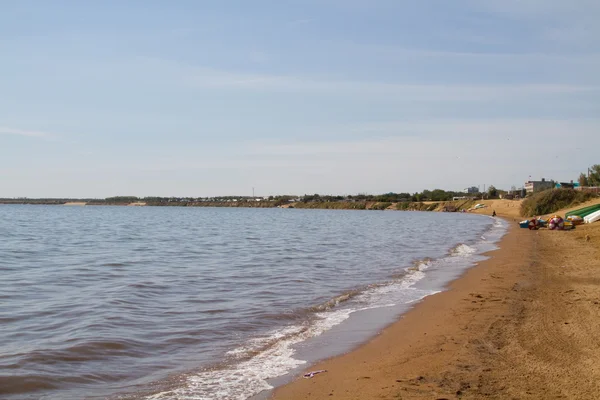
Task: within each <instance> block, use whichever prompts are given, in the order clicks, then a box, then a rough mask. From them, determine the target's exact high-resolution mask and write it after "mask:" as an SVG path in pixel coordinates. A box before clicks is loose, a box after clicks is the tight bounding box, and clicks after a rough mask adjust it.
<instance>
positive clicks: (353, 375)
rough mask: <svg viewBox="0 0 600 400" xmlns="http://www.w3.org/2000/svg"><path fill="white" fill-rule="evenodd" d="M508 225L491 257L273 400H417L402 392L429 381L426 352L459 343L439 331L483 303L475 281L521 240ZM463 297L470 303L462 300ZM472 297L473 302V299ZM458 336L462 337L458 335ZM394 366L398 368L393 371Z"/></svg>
mask: <svg viewBox="0 0 600 400" xmlns="http://www.w3.org/2000/svg"><path fill="white" fill-rule="evenodd" d="M504 220H505V221H506V222H507V224H508V228H507V232H506V233H505V235H504V236H503V237H502V238H501V239H500V241H499V242H498V243H496V245H497V246H498V247H499V248H498V249H496V250H492V251H490V252H486V253H484V254H482V255H484V256H487V257H490V258H488V259H487V260H484V261H481V262H479V263H477V264H476V265H475V266H473V267H472V268H469V269H467V270H466V271H464V272H463V273H462V274H461V275H460V276H459V277H458V278H456V279H454V280H452V281H451V282H449V283H448V285H447V288H446V290H444V291H442V292H439V293H436V294H433V295H430V296H427V297H425V298H424V299H422V300H421V301H419V302H418V303H417V304H415V305H414V306H413V307H412V308H411V309H409V310H408V311H407V312H406V313H404V314H402V315H401V316H400V317H399V319H398V320H397V321H395V322H393V323H392V324H390V325H389V326H387V327H386V328H384V329H383V330H382V331H381V332H380V333H378V334H377V335H376V336H375V337H373V338H371V339H370V340H369V341H367V342H366V343H363V344H361V345H359V346H358V347H357V348H355V349H353V350H351V351H350V352H347V353H345V354H341V355H339V356H334V357H332V358H328V359H325V360H322V361H319V362H317V363H315V364H313V365H311V366H309V367H308V368H307V369H305V370H304V371H303V372H302V374H304V373H307V372H310V371H314V370H327V372H326V373H322V374H319V375H317V376H315V377H313V378H311V379H302V377H301V375H302V374H300V376H299V377H296V378H295V379H294V380H293V381H291V382H290V383H288V384H286V385H283V386H280V387H276V388H275V389H274V390H273V393H272V394H271V396H270V399H290V400H295V399H321V398H325V397H329V396H334V398H343V399H346V398H348V399H359V398H363V399H366V398H404V397H394V396H396V395H397V394H400V395H402V396H409V397H407V398H413V397H410V393H408V392H407V391H405V390H403V387H404V385H403V383H408V384H409V385H410V386H417V387H418V386H421V385H422V384H423V383H424V382H425V380H427V378H426V375H431V372H432V371H431V370H430V369H429V368H428V367H427V364H428V363H429V361H428V360H429V358H430V357H427V356H424V354H423V350H425V351H427V352H429V353H430V355H431V356H432V357H438V356H439V354H438V353H443V352H444V347H454V346H456V345H457V344H456V343H457V342H456V340H455V339H456V338H453V341H452V342H451V343H449V342H448V340H447V337H448V335H447V334H443V335H440V332H439V331H440V329H439V328H440V327H442V326H444V323H443V322H442V321H444V320H445V319H448V316H449V315H450V316H451V317H450V320H451V319H454V316H453V314H454V310H453V307H454V305H455V303H460V302H461V301H462V300H469V303H470V302H471V301H473V303H477V302H478V301H477V300H479V299H480V298H479V297H477V296H480V295H481V294H480V293H476V294H474V295H471V292H472V291H473V290H475V288H474V287H472V286H473V282H475V281H477V280H481V279H482V277H483V275H486V274H488V273H489V271H488V270H487V269H486V266H487V265H488V264H489V263H492V264H498V258H500V259H502V257H498V256H499V255H500V253H509V252H512V251H513V248H514V247H515V246H514V245H515V241H516V240H520V239H521V238H518V237H517V236H518V235H517V234H518V233H519V232H518V231H517V228H515V226H514V225H513V224H512V223H511V221H510V220H509V219H508V218H504ZM467 292H468V293H467ZM465 296H466V297H467V298H464V297H465ZM471 298H473V300H470V299H471ZM482 298H483V297H482ZM481 302H482V303H483V301H481ZM473 303H470V304H473ZM457 305H458V304H457ZM461 329H462V328H461ZM456 334H457V336H458V332H457V333H456ZM397 337H402V338H403V339H404V340H402V342H399V341H397V340H396V339H395V338H397ZM446 342H448V343H446ZM441 343H443V344H441ZM432 346H433V347H432ZM419 348H420V349H419ZM433 348H435V350H434V349H433ZM417 349H419V350H417ZM415 350H417V351H415ZM445 350H446V353H445V354H444V356H446V355H448V354H450V353H451V352H450V351H448V350H450V349H449V348H447V349H445ZM444 358H445V357H444ZM448 361H449V360H448ZM415 362H416V363H415ZM396 363H399V364H400V365H397V366H396V367H394V366H395V364H396ZM408 363H410V364H411V367H410V369H411V370H410V371H406V370H405V368H402V367H401V365H402V364H404V365H407V364H408ZM412 364H416V365H412ZM417 370H418V371H421V370H422V372H417ZM427 370H429V373H427ZM455 392H456V391H455ZM437 394H442V393H428V394H427V395H426V397H424V398H431V396H434V395H437ZM443 395H448V393H443ZM453 395H456V394H455V393H453Z"/></svg>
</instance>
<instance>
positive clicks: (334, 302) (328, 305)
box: [310, 290, 361, 312]
mask: <svg viewBox="0 0 600 400" xmlns="http://www.w3.org/2000/svg"><path fill="white" fill-rule="evenodd" d="M360 293H361V291H360V290H352V291H350V292H348V293H344V294H342V295H339V296H336V297H334V298H333V299H331V300H327V301H326V302H324V303H322V304H319V305H317V306H315V307H312V308H310V311H313V312H318V311H327V310H330V309H332V308H334V307H336V306H338V305H340V304H341V303H345V302H347V301H348V300H350V299H352V298H353V297H356V296H357V295H358V294H360Z"/></svg>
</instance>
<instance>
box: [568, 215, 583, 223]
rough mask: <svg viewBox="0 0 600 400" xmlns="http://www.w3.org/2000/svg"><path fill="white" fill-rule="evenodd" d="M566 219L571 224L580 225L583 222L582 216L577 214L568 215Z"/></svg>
mask: <svg viewBox="0 0 600 400" xmlns="http://www.w3.org/2000/svg"><path fill="white" fill-rule="evenodd" d="M567 221H569V222H570V223H572V224H573V225H582V224H583V218H582V217H580V216H579V215H569V216H568V217H567Z"/></svg>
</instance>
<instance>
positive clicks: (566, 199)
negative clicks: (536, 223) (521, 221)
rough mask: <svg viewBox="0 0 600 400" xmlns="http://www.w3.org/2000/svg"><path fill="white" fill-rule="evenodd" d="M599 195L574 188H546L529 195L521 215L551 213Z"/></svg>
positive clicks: (522, 205)
mask: <svg viewBox="0 0 600 400" xmlns="http://www.w3.org/2000/svg"><path fill="white" fill-rule="evenodd" d="M595 197H598V196H597V195H596V194H594V193H589V192H584V191H579V190H573V189H552V190H544V191H542V192H539V193H535V194H534V195H532V196H530V197H527V198H526V199H525V200H524V201H523V203H522V204H521V215H522V216H523V217H530V216H534V215H543V214H550V213H553V212H555V211H558V210H560V209H562V208H567V207H574V206H576V205H577V204H580V203H583V202H585V201H588V200H590V199H593V198H595Z"/></svg>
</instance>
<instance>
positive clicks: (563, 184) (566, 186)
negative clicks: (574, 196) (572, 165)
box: [556, 181, 579, 189]
mask: <svg viewBox="0 0 600 400" xmlns="http://www.w3.org/2000/svg"><path fill="white" fill-rule="evenodd" d="M576 187H579V182H573V181H571V182H557V183H556V188H557V189H558V188H563V189H575V188H576Z"/></svg>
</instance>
